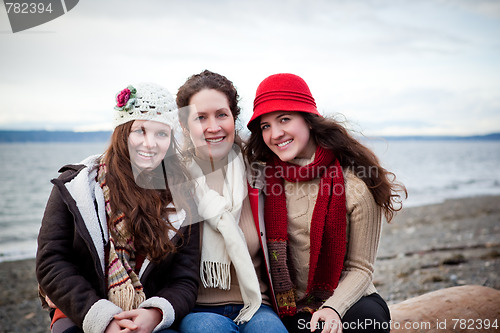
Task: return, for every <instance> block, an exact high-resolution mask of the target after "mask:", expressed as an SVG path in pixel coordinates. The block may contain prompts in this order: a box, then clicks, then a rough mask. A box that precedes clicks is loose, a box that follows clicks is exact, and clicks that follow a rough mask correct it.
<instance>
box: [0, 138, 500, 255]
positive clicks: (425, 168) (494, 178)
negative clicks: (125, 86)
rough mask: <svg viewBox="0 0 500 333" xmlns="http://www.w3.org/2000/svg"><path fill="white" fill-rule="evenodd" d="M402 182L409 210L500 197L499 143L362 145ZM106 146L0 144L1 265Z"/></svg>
mask: <svg viewBox="0 0 500 333" xmlns="http://www.w3.org/2000/svg"><path fill="white" fill-rule="evenodd" d="M364 142H365V144H367V145H368V146H369V147H370V148H372V149H373V150H374V151H375V153H376V154H377V156H378V157H379V159H380V161H381V163H382V165H383V166H384V167H385V168H386V169H388V170H390V171H392V172H394V173H395V174H396V176H397V180H399V181H401V182H403V183H404V184H405V185H406V187H407V189H408V194H409V197H408V199H407V200H406V201H405V202H404V205H405V206H407V207H411V206H418V205H425V204H433V203H439V202H442V201H443V200H446V199H451V198H459V197H468V196H476V195H493V194H500V141H453V140H450V141H445V140H437V141H418V140H417V141H404V140H401V141H399V140H385V141H384V140H381V139H378V140H368V141H364ZM106 145H107V143H105V142H100V143H8V144H6V143H0V262H1V261H10V260H17V259H23V258H32V257H34V256H35V253H36V239H37V235H38V231H39V228H40V222H41V220H42V216H43V212H44V209H45V205H46V203H47V199H48V197H49V194H50V191H51V189H52V184H51V183H50V180H51V179H52V178H55V177H57V175H58V172H57V171H58V170H59V168H60V167H61V166H63V165H65V164H69V163H78V162H79V161H81V160H83V159H84V158H86V157H87V156H90V155H95V154H100V153H102V152H103V151H104V149H105V148H106Z"/></svg>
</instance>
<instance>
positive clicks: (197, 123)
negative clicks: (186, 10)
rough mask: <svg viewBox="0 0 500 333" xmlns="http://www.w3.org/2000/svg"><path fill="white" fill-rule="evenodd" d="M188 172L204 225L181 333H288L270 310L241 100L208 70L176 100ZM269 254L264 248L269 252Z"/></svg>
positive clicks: (230, 85)
mask: <svg viewBox="0 0 500 333" xmlns="http://www.w3.org/2000/svg"><path fill="white" fill-rule="evenodd" d="M177 105H178V107H179V119H180V122H181V125H182V127H183V129H184V134H185V140H186V145H185V146H186V164H187V165H188V169H189V171H190V174H191V176H192V177H193V179H194V181H195V182H196V185H195V194H196V195H195V201H196V203H197V204H198V213H199V215H200V219H202V220H203V221H204V222H203V225H202V228H201V229H202V232H201V234H202V245H201V266H200V278H201V281H202V285H201V286H200V289H199V293H198V299H197V300H196V306H195V308H194V310H193V312H192V313H190V314H188V315H187V316H186V317H185V318H184V319H183V320H182V322H181V325H180V327H179V328H180V330H181V331H182V332H188V333H192V332H202V333H206V332H221V333H223V332H248V333H250V332H258V333H262V332H286V329H285V327H284V326H283V324H282V323H281V321H280V319H279V317H278V316H277V315H276V313H275V312H274V311H273V309H272V307H271V306H272V302H273V301H272V298H271V297H270V292H269V281H268V280H267V279H266V278H267V274H266V273H265V268H266V266H267V265H266V259H265V257H264V254H267V250H265V247H264V250H263V244H262V240H263V239H264V238H263V237H262V236H261V235H264V233H263V230H261V227H262V226H261V225H259V221H260V219H259V218H258V214H256V212H253V211H252V209H251V205H250V200H249V198H248V188H247V178H246V171H245V163H244V161H243V156H242V154H241V144H240V142H241V140H240V138H239V136H238V134H237V132H236V130H235V122H236V120H237V118H238V115H239V113H240V108H239V106H238V93H237V91H236V89H235V87H234V85H233V83H232V82H231V81H230V80H228V79H227V78H226V77H225V76H222V75H220V74H217V73H213V72H211V71H208V70H205V71H203V72H201V73H200V74H196V75H193V76H191V77H190V78H189V79H188V80H187V81H186V82H185V83H184V85H182V86H181V87H180V88H179V91H178V93H177ZM264 246H265V245H264Z"/></svg>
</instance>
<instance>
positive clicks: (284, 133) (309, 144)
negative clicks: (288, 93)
mask: <svg viewBox="0 0 500 333" xmlns="http://www.w3.org/2000/svg"><path fill="white" fill-rule="evenodd" d="M260 128H261V130H262V138H263V140H264V142H265V144H266V145H267V146H268V147H269V149H271V151H272V152H273V153H275V154H276V155H277V156H278V157H279V159H280V160H282V161H284V162H288V161H290V160H293V159H294V158H307V159H309V158H311V157H312V156H313V154H314V152H315V151H316V144H315V143H314V140H313V138H312V136H311V135H310V134H311V133H310V129H309V125H308V124H307V123H306V121H305V120H304V118H303V117H302V116H301V113H300V112H288V111H275V112H271V113H267V114H264V115H262V116H261V118H260Z"/></svg>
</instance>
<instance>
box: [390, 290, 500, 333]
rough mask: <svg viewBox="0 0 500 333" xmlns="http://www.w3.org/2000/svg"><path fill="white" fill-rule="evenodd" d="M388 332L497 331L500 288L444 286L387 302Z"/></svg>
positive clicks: (499, 319) (498, 329)
mask: <svg viewBox="0 0 500 333" xmlns="http://www.w3.org/2000/svg"><path fill="white" fill-rule="evenodd" d="M389 309H390V311H391V317H392V322H391V328H392V329H391V332H436V333H437V332H440V333H445V332H500V290H497V289H493V288H489V287H484V286H478V285H465V286H458V287H450V288H444V289H440V290H436V291H433V292H430V293H427V294H423V295H421V296H417V297H413V298H410V299H407V300H405V301H403V302H401V303H397V304H392V305H390V306H389Z"/></svg>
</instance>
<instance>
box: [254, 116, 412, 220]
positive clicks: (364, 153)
mask: <svg viewBox="0 0 500 333" xmlns="http://www.w3.org/2000/svg"><path fill="white" fill-rule="evenodd" d="M299 114H300V115H301V116H302V117H303V118H304V120H305V121H306V123H307V124H308V125H309V128H311V132H310V133H311V137H312V138H313V139H314V142H315V143H316V144H317V145H319V146H321V147H323V148H325V149H330V150H332V151H333V152H334V153H335V155H336V157H337V158H338V160H339V163H340V165H341V166H342V168H344V169H350V170H351V171H353V173H354V174H355V175H356V176H358V177H359V178H361V180H363V182H364V183H365V184H366V186H367V187H368V188H369V189H370V191H371V193H372V195H373V197H374V199H375V202H376V203H377V205H379V206H380V207H382V208H383V211H384V215H385V217H386V219H387V221H390V220H391V219H392V218H393V216H394V213H395V212H396V211H399V210H401V208H402V205H401V198H402V195H403V194H404V196H405V198H406V197H407V196H408V193H407V191H406V187H405V186H404V185H403V184H402V183H399V182H397V181H396V175H395V174H394V173H392V172H390V171H388V170H386V169H385V168H383V167H382V166H381V164H380V162H379V160H378V158H377V156H376V155H375V153H374V152H373V151H372V150H371V149H369V148H368V147H366V146H364V145H363V144H362V143H360V142H359V141H358V140H356V139H355V138H354V137H353V136H352V135H351V134H350V133H349V132H348V130H347V129H346V128H345V127H344V126H342V124H340V123H339V122H337V121H336V120H334V119H332V118H327V117H325V118H324V117H320V116H318V115H315V114H311V113H306V112H299ZM248 127H249V129H250V131H251V135H250V139H249V140H248V143H247V146H246V147H245V149H244V152H245V155H246V158H247V159H248V161H249V163H262V162H264V163H265V162H266V161H268V160H269V159H270V158H271V157H272V156H273V154H274V153H273V152H272V151H271V149H269V147H268V146H267V145H266V144H265V142H264V140H263V138H262V129H261V127H260V121H259V118H257V119H255V120H254V121H252V122H251V123H250V124H249V125H248ZM400 193H401V194H400Z"/></svg>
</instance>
